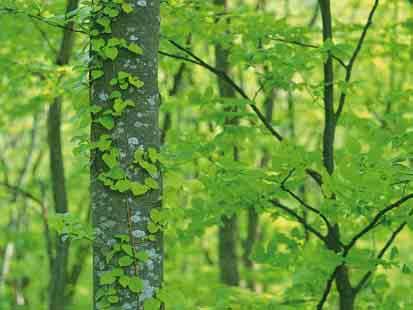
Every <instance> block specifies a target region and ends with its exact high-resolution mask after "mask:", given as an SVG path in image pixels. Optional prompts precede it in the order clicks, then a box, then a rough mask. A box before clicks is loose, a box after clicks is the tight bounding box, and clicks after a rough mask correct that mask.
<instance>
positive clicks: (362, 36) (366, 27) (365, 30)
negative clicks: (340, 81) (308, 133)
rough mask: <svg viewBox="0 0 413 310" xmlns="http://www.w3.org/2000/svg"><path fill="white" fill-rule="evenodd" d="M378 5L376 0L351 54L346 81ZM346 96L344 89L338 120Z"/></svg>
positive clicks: (348, 79)
mask: <svg viewBox="0 0 413 310" xmlns="http://www.w3.org/2000/svg"><path fill="white" fill-rule="evenodd" d="M378 6H379V0H375V1H374V5H373V7H372V9H371V11H370V14H369V17H368V18H367V22H366V24H365V25H364V28H363V31H362V33H361V36H360V39H359V41H358V43H357V46H356V49H355V50H354V52H353V55H352V56H351V58H350V61H349V63H348V65H347V66H346V77H345V80H344V81H345V83H348V82H350V79H351V74H352V72H353V66H354V63H355V61H356V59H357V56H358V55H359V53H360V51H361V48H362V46H363V43H364V41H365V39H366V35H367V31H368V30H369V28H370V26H371V24H372V23H373V17H374V13H375V12H376V10H377V7H378ZM346 97H347V91H346V90H343V91H342V92H341V94H340V101H339V105H338V109H337V112H336V122H337V121H338V119H339V118H340V115H341V112H342V111H343V107H344V104H345V102H346Z"/></svg>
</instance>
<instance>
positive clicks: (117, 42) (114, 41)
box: [108, 38, 121, 47]
mask: <svg viewBox="0 0 413 310" xmlns="http://www.w3.org/2000/svg"><path fill="white" fill-rule="evenodd" d="M120 44H121V40H120V39H118V38H110V39H109V41H108V46H110V47H112V46H117V45H120Z"/></svg>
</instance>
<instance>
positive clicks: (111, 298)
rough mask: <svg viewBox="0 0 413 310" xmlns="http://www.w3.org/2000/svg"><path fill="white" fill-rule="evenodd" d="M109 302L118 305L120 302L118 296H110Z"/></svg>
mask: <svg viewBox="0 0 413 310" xmlns="http://www.w3.org/2000/svg"><path fill="white" fill-rule="evenodd" d="M108 301H109V302H110V303H111V304H116V303H118V302H119V297H118V296H116V295H112V296H109V297H108Z"/></svg>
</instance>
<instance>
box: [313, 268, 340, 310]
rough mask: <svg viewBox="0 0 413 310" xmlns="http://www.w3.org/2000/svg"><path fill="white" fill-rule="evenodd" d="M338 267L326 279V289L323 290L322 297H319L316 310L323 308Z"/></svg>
mask: <svg viewBox="0 0 413 310" xmlns="http://www.w3.org/2000/svg"><path fill="white" fill-rule="evenodd" d="M337 270H338V267H337V268H336V269H335V270H334V272H333V273H332V274H331V276H330V278H328V280H327V283H326V287H325V288H324V291H323V295H322V296H321V299H320V301H319V303H318V304H317V310H322V309H323V307H324V304H325V302H326V301H327V298H328V295H329V294H330V291H331V286H332V285H333V281H334V278H335V277H336V274H337Z"/></svg>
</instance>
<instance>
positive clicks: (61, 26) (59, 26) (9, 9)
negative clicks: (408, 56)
mask: <svg viewBox="0 0 413 310" xmlns="http://www.w3.org/2000/svg"><path fill="white" fill-rule="evenodd" d="M1 12H5V13H9V14H21V15H24V16H26V17H29V18H32V19H35V20H38V21H40V22H42V23H45V24H47V25H49V26H53V27H57V28H61V29H64V30H65V31H70V32H77V33H82V34H88V32H87V31H84V30H78V29H74V28H73V27H66V26H65V25H62V24H59V23H55V22H52V21H50V20H47V19H45V18H43V17H42V16H40V15H33V14H30V13H26V12H24V11H20V10H16V9H13V8H9V7H3V8H0V13H1Z"/></svg>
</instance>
